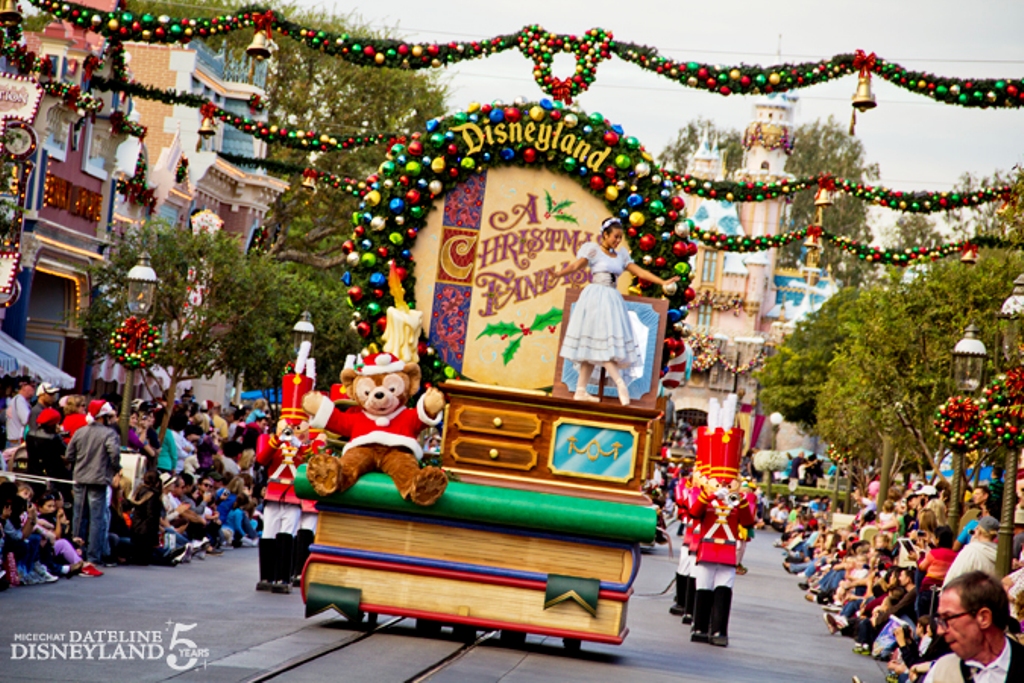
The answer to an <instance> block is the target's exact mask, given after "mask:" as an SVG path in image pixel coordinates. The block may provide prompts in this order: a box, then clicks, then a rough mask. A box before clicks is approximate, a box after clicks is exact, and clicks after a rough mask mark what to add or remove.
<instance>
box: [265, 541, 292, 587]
mask: <svg viewBox="0 0 1024 683" xmlns="http://www.w3.org/2000/svg"><path fill="white" fill-rule="evenodd" d="M294 544H295V537H294V536H292V535H291V534H278V535H277V557H276V558H274V559H276V560H277V570H276V572H275V574H276V576H275V577H274V578H275V579H276V580H275V581H274V586H273V587H272V588H271V589H270V590H272V591H273V592H274V593H291V592H292V552H293V550H292V546H293V545H294Z"/></svg>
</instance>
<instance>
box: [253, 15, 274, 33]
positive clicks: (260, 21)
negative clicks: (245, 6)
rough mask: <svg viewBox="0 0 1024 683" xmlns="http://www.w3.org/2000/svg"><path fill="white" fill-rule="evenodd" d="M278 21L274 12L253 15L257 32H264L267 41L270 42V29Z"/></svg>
mask: <svg viewBox="0 0 1024 683" xmlns="http://www.w3.org/2000/svg"><path fill="white" fill-rule="evenodd" d="M276 20H277V17H275V16H274V12H273V11H272V10H267V11H266V12H263V13H261V14H254V15H252V23H253V25H254V26H255V27H256V30H257V31H263V32H264V33H266V34H267V40H270V29H271V27H272V26H273V25H274V22H275V21H276Z"/></svg>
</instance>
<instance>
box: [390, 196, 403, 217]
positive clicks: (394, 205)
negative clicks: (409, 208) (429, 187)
mask: <svg viewBox="0 0 1024 683" xmlns="http://www.w3.org/2000/svg"><path fill="white" fill-rule="evenodd" d="M388 208H389V209H391V213H393V214H399V213H402V212H403V211H405V200H403V199H399V198H398V197H395V198H394V199H392V200H391V201H390V202H388Z"/></svg>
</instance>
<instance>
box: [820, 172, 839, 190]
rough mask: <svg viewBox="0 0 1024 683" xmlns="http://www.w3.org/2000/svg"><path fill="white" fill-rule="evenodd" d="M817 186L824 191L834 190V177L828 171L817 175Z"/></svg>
mask: <svg viewBox="0 0 1024 683" xmlns="http://www.w3.org/2000/svg"><path fill="white" fill-rule="evenodd" d="M818 187H819V188H821V189H822V190H825V191H826V192H835V191H836V179H835V178H834V177H832V176H831V175H829V174H828V173H822V174H821V175H820V176H818Z"/></svg>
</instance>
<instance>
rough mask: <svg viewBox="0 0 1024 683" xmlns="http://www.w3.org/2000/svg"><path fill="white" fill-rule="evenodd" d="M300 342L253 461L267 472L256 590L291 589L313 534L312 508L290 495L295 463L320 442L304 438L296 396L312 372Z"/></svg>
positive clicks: (305, 390) (302, 417) (320, 436)
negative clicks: (273, 424) (274, 418)
mask: <svg viewBox="0 0 1024 683" xmlns="http://www.w3.org/2000/svg"><path fill="white" fill-rule="evenodd" d="M308 354H309V342H303V346H302V347H300V350H299V356H298V358H297V359H296V362H295V366H294V368H288V370H291V372H287V373H286V374H285V376H284V378H283V380H282V382H281V419H280V420H279V421H278V423H277V429H276V430H275V433H274V434H269V435H268V434H264V435H262V436H260V441H259V446H258V448H257V451H256V461H257V462H258V463H259V464H260V465H263V467H265V468H266V470H267V497H266V499H265V500H264V504H263V534H262V536H261V538H260V543H259V563H260V580H259V583H257V584H256V590H261V591H266V590H269V591H273V592H274V593H291V591H292V585H293V584H294V585H298V583H297V581H298V579H299V578H300V577H301V574H302V568H303V566H304V565H305V563H306V559H307V558H308V557H309V547H310V546H311V545H312V544H313V535H314V533H315V532H316V519H317V517H316V508H315V507H314V504H313V502H312V501H305V500H302V499H300V498H299V497H298V496H296V495H295V473H296V470H297V469H298V467H299V465H301V464H302V463H304V462H306V460H308V459H309V458H310V457H312V456H313V455H314V454H316V453H317V452H318V451H319V449H320V448H321V447H322V446H323V445H324V444H325V443H326V437H325V436H324V435H323V433H319V434H317V435H316V438H314V439H311V438H310V428H309V422H308V421H307V417H306V414H305V413H304V412H303V411H302V397H303V396H304V395H305V394H306V393H308V392H310V391H312V390H313V385H314V383H315V380H316V372H315V369H314V363H313V359H312V358H308V357H307V356H308Z"/></svg>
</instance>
